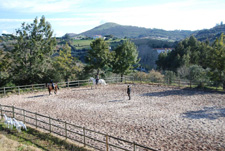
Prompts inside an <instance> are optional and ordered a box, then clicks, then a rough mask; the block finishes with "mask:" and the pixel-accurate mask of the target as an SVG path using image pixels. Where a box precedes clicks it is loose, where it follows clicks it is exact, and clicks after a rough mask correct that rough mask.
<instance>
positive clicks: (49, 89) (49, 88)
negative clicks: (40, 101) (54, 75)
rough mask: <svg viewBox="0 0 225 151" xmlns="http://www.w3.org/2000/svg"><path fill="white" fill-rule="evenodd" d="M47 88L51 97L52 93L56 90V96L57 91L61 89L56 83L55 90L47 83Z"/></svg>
mask: <svg viewBox="0 0 225 151" xmlns="http://www.w3.org/2000/svg"><path fill="white" fill-rule="evenodd" d="M46 87H48V92H49V95H50V94H51V91H52V90H53V89H54V93H55V94H56V93H57V90H59V87H58V85H57V83H54V88H53V86H52V84H51V83H46Z"/></svg>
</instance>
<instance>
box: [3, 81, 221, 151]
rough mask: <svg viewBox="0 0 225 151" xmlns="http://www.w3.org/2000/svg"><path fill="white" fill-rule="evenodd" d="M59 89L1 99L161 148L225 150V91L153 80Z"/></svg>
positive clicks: (175, 150)
mask: <svg viewBox="0 0 225 151" xmlns="http://www.w3.org/2000/svg"><path fill="white" fill-rule="evenodd" d="M126 88H127V85H124V84H121V85H107V86H99V87H98V88H97V89H91V88H90V87H81V88H70V89H60V90H59V92H58V94H57V95H51V96H49V95H48V92H47V90H46V91H45V92H36V93H28V94H23V95H20V96H18V95H11V96H10V97H5V98H1V99H0V104H3V105H14V106H16V107H19V108H23V109H26V110H30V111H33V112H38V113H40V114H44V115H50V116H51V117H54V118H59V119H63V120H67V121H69V122H71V123H74V124H76V125H78V126H82V127H83V126H84V127H86V128H88V129H91V130H95V131H99V132H102V133H107V134H109V135H112V136H115V137H119V138H122V139H125V140H128V141H131V142H133V141H135V142H137V143H138V144H142V145H145V146H148V147H151V148H155V149H157V150H162V151H168V150H171V151H173V150H174V151H177V150H179V151H184V150H195V151H198V150H210V151H214V150H215V151H216V150H217V151H218V150H220V151H222V150H225V94H224V93H212V92H203V91H193V90H184V89H177V88H169V87H164V86H154V85H147V84H141V85H131V100H128V96H127V94H126Z"/></svg>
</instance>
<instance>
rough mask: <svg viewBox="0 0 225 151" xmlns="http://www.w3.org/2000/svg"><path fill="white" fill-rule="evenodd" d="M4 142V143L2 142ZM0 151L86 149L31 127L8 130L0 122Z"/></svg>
mask: <svg viewBox="0 0 225 151" xmlns="http://www.w3.org/2000/svg"><path fill="white" fill-rule="evenodd" d="M4 142H6V143H4ZM0 150H1V151H13V150H15V151H40V150H45V151H62V150H63V151H71V150H72V151H86V149H84V148H81V147H77V146H75V145H74V144H72V143H69V142H68V141H65V140H61V139H59V138H57V137H54V136H52V135H51V134H49V133H43V132H39V131H37V130H35V129H33V128H28V131H22V132H21V133H18V132H17V130H16V129H15V128H14V129H13V130H10V129H8V128H6V127H5V125H4V124H3V123H2V122H1V123H0Z"/></svg>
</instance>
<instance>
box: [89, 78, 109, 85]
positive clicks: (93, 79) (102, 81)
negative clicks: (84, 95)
mask: <svg viewBox="0 0 225 151" xmlns="http://www.w3.org/2000/svg"><path fill="white" fill-rule="evenodd" d="M89 81H92V82H93V85H96V79H95V78H93V77H90V80H89ZM98 84H101V85H107V84H106V82H105V80H104V79H99V80H98Z"/></svg>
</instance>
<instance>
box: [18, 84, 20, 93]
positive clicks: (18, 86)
mask: <svg viewBox="0 0 225 151" xmlns="http://www.w3.org/2000/svg"><path fill="white" fill-rule="evenodd" d="M18 94H19V95H20V87H19V86H18Z"/></svg>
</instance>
